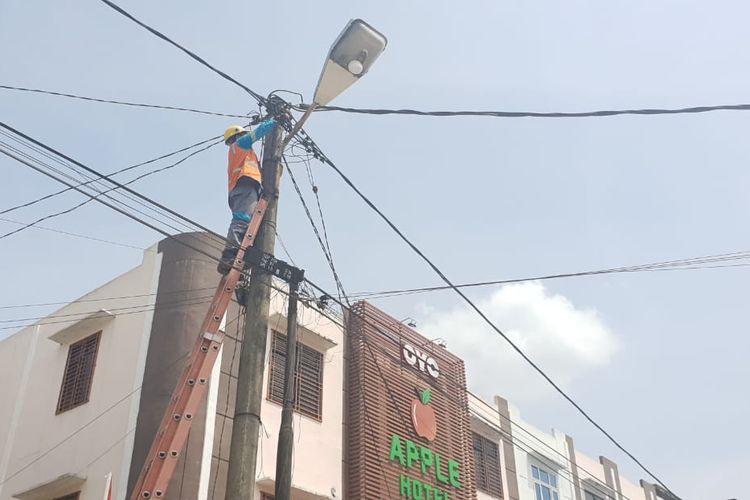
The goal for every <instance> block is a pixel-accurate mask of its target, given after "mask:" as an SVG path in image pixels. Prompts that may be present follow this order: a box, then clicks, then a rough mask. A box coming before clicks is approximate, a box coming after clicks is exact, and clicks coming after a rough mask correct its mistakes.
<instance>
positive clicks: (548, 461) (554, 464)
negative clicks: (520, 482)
mask: <svg viewBox="0 0 750 500" xmlns="http://www.w3.org/2000/svg"><path fill="white" fill-rule="evenodd" d="M527 453H528V455H529V456H530V457H532V458H534V459H535V460H536V461H537V462H539V463H540V464H544V465H546V466H547V467H550V468H555V469H557V470H564V469H566V466H565V464H563V463H562V462H560V461H558V460H556V459H554V458H552V457H550V456H547V455H545V454H544V453H540V452H538V451H537V450H529V451H528V452H527Z"/></svg>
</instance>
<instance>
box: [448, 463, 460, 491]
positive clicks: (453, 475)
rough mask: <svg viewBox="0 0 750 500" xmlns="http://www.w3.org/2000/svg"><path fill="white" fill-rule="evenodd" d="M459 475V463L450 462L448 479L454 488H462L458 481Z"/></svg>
mask: <svg viewBox="0 0 750 500" xmlns="http://www.w3.org/2000/svg"><path fill="white" fill-rule="evenodd" d="M458 474H459V472H458V462H456V461H455V460H448V479H449V480H450V482H451V486H453V487H454V488H461V483H460V482H459V481H458Z"/></svg>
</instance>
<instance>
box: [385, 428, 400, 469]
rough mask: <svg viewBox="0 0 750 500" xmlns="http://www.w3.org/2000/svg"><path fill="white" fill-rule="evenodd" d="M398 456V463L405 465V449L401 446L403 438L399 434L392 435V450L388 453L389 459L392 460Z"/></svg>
mask: <svg viewBox="0 0 750 500" xmlns="http://www.w3.org/2000/svg"><path fill="white" fill-rule="evenodd" d="M397 458H398V463H400V464H401V466H402V467H403V465H404V450H403V449H402V448H401V438H400V437H398V436H397V435H395V434H394V435H393V436H392V437H391V452H390V453H389V454H388V460H390V461H391V462H393V461H395V459H397Z"/></svg>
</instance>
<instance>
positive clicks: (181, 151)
mask: <svg viewBox="0 0 750 500" xmlns="http://www.w3.org/2000/svg"><path fill="white" fill-rule="evenodd" d="M220 138H221V136H216V137H211V138H210V139H205V140H203V141H200V142H196V143H195V144H191V145H190V146H187V147H184V148H180V149H178V150H176V151H172V152H171V153H167V154H164V155H161V156H158V157H156V158H152V159H151V160H146V161H144V162H141V163H136V164H135V165H131V166H129V167H125V168H122V169H120V170H116V171H114V172H112V173H110V174H108V175H117V174H121V173H123V172H127V171H129V170H132V169H134V168H138V167H142V166H144V165H148V164H150V163H154V162H157V161H159V160H163V159H165V158H168V157H170V156H174V155H176V154H179V153H183V152H185V151H188V150H190V149H193V148H195V147H198V146H202V145H203V144H206V143H207V142H211V141H215V140H217V139H220ZM91 182H93V181H91V180H90V181H87V182H82V183H80V184H79V185H78V186H79V187H80V186H86V185H88V184H90V183H91ZM71 189H72V188H65V189H61V190H60V191H55V192H54V193H50V194H48V195H45V196H42V197H40V198H37V199H35V200H32V201H29V202H26V203H22V204H20V205H16V206H13V207H10V208H6V209H4V210H2V211H0V215H4V214H6V213H9V212H12V211H14V210H18V209H19V208H25V207H29V206H31V205H34V204H36V203H39V202H40V201H44V200H48V199H50V198H53V197H55V196H58V195H61V194H63V193H66V192H68V191H70V190H71Z"/></svg>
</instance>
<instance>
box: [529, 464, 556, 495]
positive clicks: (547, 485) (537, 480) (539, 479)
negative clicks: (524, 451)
mask: <svg viewBox="0 0 750 500" xmlns="http://www.w3.org/2000/svg"><path fill="white" fill-rule="evenodd" d="M531 476H532V477H533V478H534V492H535V493H536V500H559V496H558V493H557V474H555V473H554V472H549V471H547V470H544V469H543V468H541V467H536V466H534V465H532V466H531Z"/></svg>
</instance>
